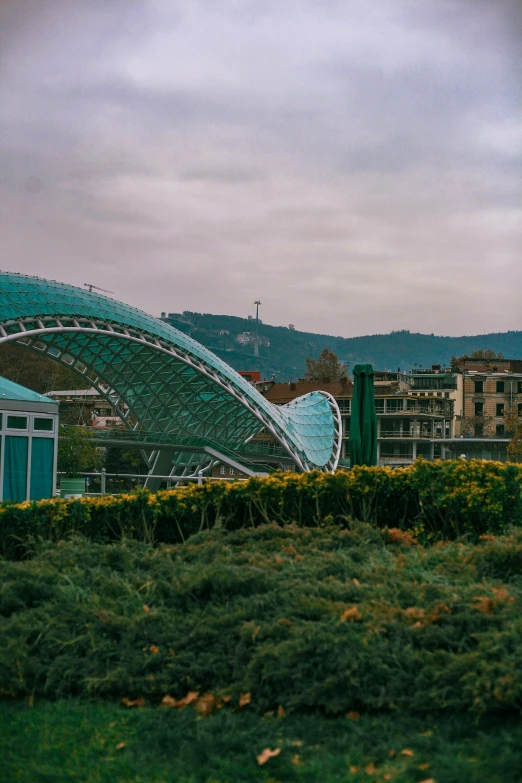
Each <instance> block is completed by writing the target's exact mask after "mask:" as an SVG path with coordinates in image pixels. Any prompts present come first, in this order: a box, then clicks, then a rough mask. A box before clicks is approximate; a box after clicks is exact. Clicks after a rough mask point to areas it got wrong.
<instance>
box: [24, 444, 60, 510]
mask: <svg viewBox="0 0 522 783" xmlns="http://www.w3.org/2000/svg"><path fill="white" fill-rule="evenodd" d="M53 467H54V439H53V438H33V441H32V444H31V480H30V494H29V499H30V500H41V499H42V498H50V497H51V496H52V494H53Z"/></svg>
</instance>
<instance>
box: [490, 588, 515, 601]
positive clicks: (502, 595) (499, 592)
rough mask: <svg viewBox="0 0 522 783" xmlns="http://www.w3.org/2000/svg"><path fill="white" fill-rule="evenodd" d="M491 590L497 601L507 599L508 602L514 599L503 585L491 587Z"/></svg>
mask: <svg viewBox="0 0 522 783" xmlns="http://www.w3.org/2000/svg"><path fill="white" fill-rule="evenodd" d="M491 592H492V593H494V595H495V598H496V599H497V601H509V603H513V601H514V600H515V599H514V598H513V596H512V595H510V594H509V593H508V591H507V590H506V588H505V587H492V588H491Z"/></svg>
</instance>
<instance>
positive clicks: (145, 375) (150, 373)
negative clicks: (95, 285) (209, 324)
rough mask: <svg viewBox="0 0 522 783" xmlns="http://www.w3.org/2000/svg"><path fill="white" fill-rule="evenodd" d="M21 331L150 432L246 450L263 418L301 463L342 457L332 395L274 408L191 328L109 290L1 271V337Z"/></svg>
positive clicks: (329, 464)
mask: <svg viewBox="0 0 522 783" xmlns="http://www.w3.org/2000/svg"><path fill="white" fill-rule="evenodd" d="M14 339H17V340H20V341H21V342H23V343H24V344H26V345H27V346H28V347H30V348H33V349H35V350H43V351H46V352H47V354H48V355H49V356H50V357H51V358H54V359H56V360H57V361H61V362H62V363H65V364H69V365H70V366H71V368H72V369H75V370H76V371H77V372H79V373H80V374H82V375H84V376H87V377H88V378H89V380H90V382H91V383H92V384H94V385H97V386H98V387H104V388H105V389H106V390H107V389H108V390H109V391H108V392H107V395H108V396H110V398H111V400H112V401H116V402H121V403H125V405H126V406H128V410H129V421H130V420H131V419H133V420H135V421H137V422H139V426H140V429H141V430H142V431H145V432H161V433H171V434H172V435H173V436H197V437H203V438H209V439H210V440H212V441H213V442H214V443H222V444H223V446H224V447H227V448H228V449H232V450H238V449H240V447H241V446H242V445H243V444H244V443H245V441H246V440H248V439H249V438H251V437H252V436H254V435H255V434H256V433H257V432H259V430H260V429H261V427H263V426H264V427H265V428H266V429H267V430H268V431H269V432H271V433H272V435H274V436H275V437H276V438H277V440H278V441H279V442H280V443H281V444H282V445H283V447H284V448H285V449H286V450H287V452H288V454H289V455H290V456H291V457H292V459H293V460H294V461H295V462H296V464H297V465H298V466H299V467H300V468H301V469H302V470H309V469H313V468H320V469H329V470H332V469H334V468H335V466H336V464H337V459H338V450H339V449H338V446H339V436H340V433H339V426H338V425H339V414H338V409H337V405H336V403H335V401H334V400H333V399H332V398H330V397H329V395H327V394H325V393H323V392H312V393H311V394H307V395H305V396H303V397H300V398H298V399H296V400H293V401H292V402H291V403H289V404H288V405H285V406H275V405H273V404H272V403H270V402H268V400H266V399H265V398H264V397H263V396H262V395H261V394H260V393H259V392H258V391H257V390H256V389H255V388H254V387H253V386H251V385H250V384H249V383H248V382H247V381H246V380H245V379H244V378H243V377H242V376H240V375H238V373H236V372H235V371H234V370H233V369H232V368H231V367H230V366H229V365H227V364H226V363H225V362H223V361H221V360H220V359H219V358H218V357H217V356H215V355H214V354H213V353H212V352H211V351H209V350H208V349H207V348H205V347H204V346H203V345H201V344H200V343H198V342H196V341H195V340H193V339H192V338H191V337H189V336H188V335H186V334H184V333H182V332H180V331H178V330H177V329H175V328H174V327H173V326H171V325H170V324H167V323H165V322H164V321H161V320H159V319H158V318H154V317H153V316H151V315H148V314H147V313H144V312H142V311H141V310H138V309H137V308H135V307H131V306H130V305H127V304H124V303H122V302H118V301H117V300H115V299H111V298H110V297H107V296H103V295H102V294H99V293H96V292H94V291H92V292H89V291H86V290H83V289H81V288H76V287H74V286H71V285H67V284H64V283H59V282H56V281H51V280H43V279H40V278H36V277H29V276H26V275H18V274H15V273H11V272H0V343H1V342H5V341H7V340H14ZM129 426H130V424H129Z"/></svg>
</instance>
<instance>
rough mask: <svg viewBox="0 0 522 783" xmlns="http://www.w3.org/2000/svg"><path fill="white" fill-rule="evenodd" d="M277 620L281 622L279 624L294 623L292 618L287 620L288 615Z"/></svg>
mask: <svg viewBox="0 0 522 783" xmlns="http://www.w3.org/2000/svg"><path fill="white" fill-rule="evenodd" d="M277 622H278V623H279V625H288V626H290V625H292V623H291V622H290V620H287V619H286V617H281V619H280V620H278V621H277Z"/></svg>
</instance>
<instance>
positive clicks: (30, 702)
mask: <svg viewBox="0 0 522 783" xmlns="http://www.w3.org/2000/svg"><path fill="white" fill-rule="evenodd" d="M27 703H28V704H29V707H33V706H34V693H31V695H30V696H29V699H28V702H27Z"/></svg>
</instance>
